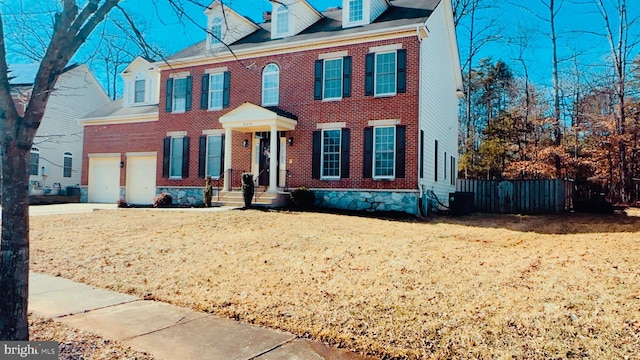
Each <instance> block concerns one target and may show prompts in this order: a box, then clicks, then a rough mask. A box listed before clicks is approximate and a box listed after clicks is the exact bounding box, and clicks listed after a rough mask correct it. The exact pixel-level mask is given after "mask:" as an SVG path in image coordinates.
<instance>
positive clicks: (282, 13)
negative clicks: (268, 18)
mask: <svg viewBox="0 0 640 360" xmlns="http://www.w3.org/2000/svg"><path fill="white" fill-rule="evenodd" d="M277 21H278V27H277V29H276V34H287V33H288V32H289V9H287V7H286V6H284V5H281V6H280V7H279V8H278V14H277Z"/></svg>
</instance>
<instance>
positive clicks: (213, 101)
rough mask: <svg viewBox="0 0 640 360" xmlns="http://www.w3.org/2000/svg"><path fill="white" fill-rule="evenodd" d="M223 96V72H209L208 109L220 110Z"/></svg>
mask: <svg viewBox="0 0 640 360" xmlns="http://www.w3.org/2000/svg"><path fill="white" fill-rule="evenodd" d="M223 97H224V73H218V74H211V75H210V77H209V110H220V109H222V105H223Z"/></svg>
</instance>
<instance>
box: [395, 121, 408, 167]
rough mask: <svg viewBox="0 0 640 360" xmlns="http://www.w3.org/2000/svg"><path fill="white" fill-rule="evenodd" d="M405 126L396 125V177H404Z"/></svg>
mask: <svg viewBox="0 0 640 360" xmlns="http://www.w3.org/2000/svg"><path fill="white" fill-rule="evenodd" d="M406 135H407V127H406V126H404V125H398V126H396V178H404V173H405V155H406V154H405V153H406V151H405V149H406V142H407V136H406Z"/></svg>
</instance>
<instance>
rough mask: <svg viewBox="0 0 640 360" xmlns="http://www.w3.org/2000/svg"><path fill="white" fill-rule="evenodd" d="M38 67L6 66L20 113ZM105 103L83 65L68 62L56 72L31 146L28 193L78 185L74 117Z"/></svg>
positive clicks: (79, 139) (80, 133)
mask: <svg viewBox="0 0 640 360" xmlns="http://www.w3.org/2000/svg"><path fill="white" fill-rule="evenodd" d="M38 68H39V64H23V65H19V64H15V65H9V77H10V80H9V84H10V86H11V94H12V97H13V101H14V103H15V104H16V108H17V110H18V114H19V115H21V116H22V115H24V111H25V110H26V107H27V105H28V102H29V99H30V97H31V91H32V89H33V81H34V80H35V77H36V73H37V71H38ZM109 102H110V99H109V97H108V96H107V94H106V93H105V92H104V89H103V88H102V86H101V85H100V83H99V82H98V80H97V79H96V78H95V77H94V75H93V73H92V72H91V70H89V68H88V67H87V66H86V65H71V66H69V67H67V68H66V69H65V70H64V71H63V72H62V74H60V76H59V77H58V81H57V83H56V86H55V90H54V91H53V92H52V93H51V95H50V96H49V101H48V102H47V107H46V109H45V112H44V116H43V117H42V122H41V123H40V127H39V128H38V131H37V132H36V136H35V139H34V141H33V147H32V148H31V157H30V160H29V182H30V185H31V189H30V194H43V193H51V194H56V193H58V191H59V190H62V191H63V192H64V191H65V190H66V187H67V186H73V187H79V186H80V178H81V174H82V136H83V128H82V126H81V125H80V124H79V123H78V119H79V118H80V117H82V116H84V115H86V114H88V113H90V112H92V111H95V110H96V109H99V108H102V107H104V106H105V105H107V104H109Z"/></svg>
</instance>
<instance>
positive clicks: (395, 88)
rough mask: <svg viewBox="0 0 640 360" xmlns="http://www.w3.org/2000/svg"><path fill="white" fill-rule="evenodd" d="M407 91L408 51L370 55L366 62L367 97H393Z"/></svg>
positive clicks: (400, 50)
mask: <svg viewBox="0 0 640 360" xmlns="http://www.w3.org/2000/svg"><path fill="white" fill-rule="evenodd" d="M406 91H407V51H406V50H405V49H398V50H393V51H385V52H376V53H369V54H367V56H366V61H365V95H366V96H376V97H378V96H379V97H384V96H393V95H396V94H398V93H404V92H406Z"/></svg>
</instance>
